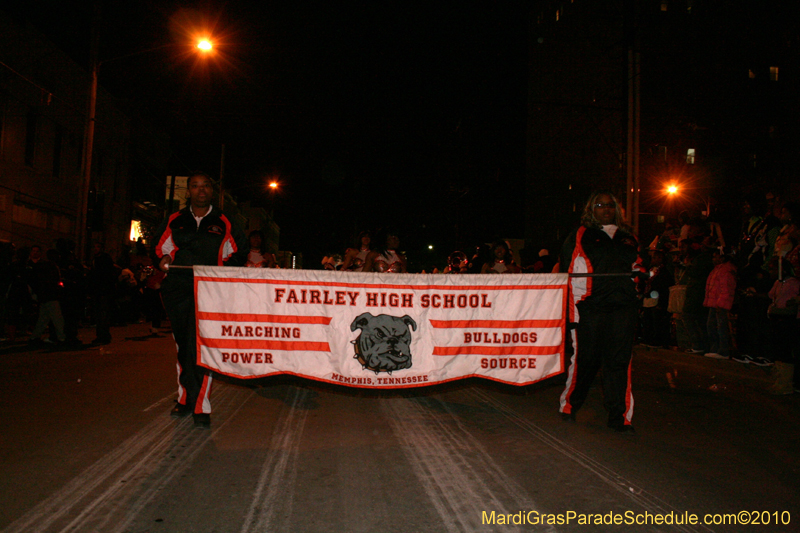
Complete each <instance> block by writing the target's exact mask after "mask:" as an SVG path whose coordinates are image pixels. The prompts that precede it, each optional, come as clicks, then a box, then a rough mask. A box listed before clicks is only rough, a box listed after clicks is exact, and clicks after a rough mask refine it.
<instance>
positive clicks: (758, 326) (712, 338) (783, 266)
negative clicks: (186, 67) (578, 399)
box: [640, 193, 800, 394]
mask: <svg viewBox="0 0 800 533" xmlns="http://www.w3.org/2000/svg"><path fill="white" fill-rule="evenodd" d="M798 222H800V205H798V204H797V203H794V202H784V203H782V205H777V204H776V198H775V196H774V195H773V194H771V193H767V195H766V196H765V197H764V198H763V199H761V198H758V197H756V198H751V199H748V200H747V201H745V202H743V205H742V223H741V229H740V233H739V235H724V234H723V232H722V230H721V229H720V226H719V224H716V223H714V222H713V221H711V220H709V219H708V218H706V217H703V216H698V217H691V216H688V215H687V214H686V213H682V216H681V217H680V218H679V220H677V221H673V222H672V223H670V224H667V228H666V229H665V231H664V232H663V233H662V234H661V235H659V236H657V237H656V238H655V239H654V240H653V241H652V243H651V244H650V246H649V248H648V250H647V252H648V253H649V255H650V257H651V272H652V277H651V279H650V285H651V286H652V288H651V287H648V288H647V289H646V292H645V294H644V298H643V309H642V318H643V320H642V323H641V331H640V338H641V343H642V344H645V345H649V346H654V347H669V348H672V349H677V350H680V351H683V352H685V353H687V354H696V355H699V356H705V357H709V358H713V359H728V360H733V361H737V362H739V363H742V364H748V365H757V366H761V367H773V368H772V370H771V376H772V385H771V387H770V391H771V392H773V393H775V394H789V393H792V392H793V391H796V390H797V389H798V383H799V382H800V380H798V377H799V376H798V375H795V374H794V362H795V361H796V357H797V351H798V347H800V337H798V331H800V328H798V325H800V324H798V319H800V311H799V309H798V303H800V282H798V280H797V278H796V277H795V273H797V272H800V229H799V228H798ZM664 258H666V262H664ZM664 270H667V271H669V272H670V274H671V275H670V276H667V277H666V278H665V280H666V281H668V283H658V284H657V283H656V280H657V279H658V278H659V277H661V275H662V271H664ZM656 285H658V287H656ZM654 299H655V300H656V302H657V303H652V302H653V300H654ZM651 305H652V306H655V308H658V309H660V310H661V311H657V312H654V311H651V310H650V309H651V308H650V307H649V306H651ZM662 311H665V312H662ZM665 332H669V334H668V335H667V334H666V333H665ZM798 374H800V373H798Z"/></svg>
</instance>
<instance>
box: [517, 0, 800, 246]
mask: <svg viewBox="0 0 800 533" xmlns="http://www.w3.org/2000/svg"><path fill="white" fill-rule="evenodd" d="M798 22H800V10H798V8H797V6H796V5H794V4H791V3H788V2H777V1H770V2H724V1H720V0H696V1H695V0H680V1H669V0H649V1H648V0H639V1H634V0H624V1H623V0H616V1H614V0H612V1H610V2H588V1H584V0H574V1H569V0H565V1H561V2H553V1H542V2H537V3H536V4H535V7H534V8H533V9H532V12H531V26H530V28H531V31H530V83H529V110H528V149H527V173H528V178H529V179H528V193H527V216H526V237H527V239H528V240H529V241H531V240H532V241H534V242H549V241H552V240H560V239H562V238H563V232H565V231H568V229H569V228H571V227H572V226H574V224H575V223H577V219H578V217H579V214H580V210H581V208H582V204H583V202H584V200H585V198H586V197H587V196H588V193H589V191H591V190H592V189H595V188H599V187H604V188H610V189H612V190H614V191H616V192H618V193H619V194H620V195H622V197H623V198H624V197H625V194H626V172H627V146H628V145H627V143H628V117H629V110H630V109H633V107H631V106H629V87H630V85H629V83H628V79H629V67H630V66H631V63H630V58H636V57H637V56H638V58H639V59H638V64H639V71H638V72H639V76H638V77H639V79H638V82H639V95H640V128H639V143H640V150H639V157H640V159H639V176H640V191H641V192H640V209H639V211H640V215H639V221H640V233H641V234H642V236H643V237H645V238H647V237H649V236H650V234H652V232H653V231H655V229H656V227H657V226H656V223H657V222H658V220H659V218H658V217H659V215H661V216H669V215H675V214H677V212H678V211H679V210H682V209H687V208H688V209H693V210H696V211H697V212H698V213H699V212H700V211H701V210H705V209H706V208H707V206H708V204H709V203H711V205H712V209H713V208H714V206H717V207H718V208H719V210H720V212H721V215H720V216H722V217H726V218H727V219H728V220H729V221H730V223H731V224H733V223H735V221H734V219H735V217H736V214H737V209H738V202H739V200H740V199H741V198H743V197H744V195H745V194H749V193H762V192H763V191H764V190H766V189H772V190H775V191H776V192H777V193H778V194H779V195H781V196H783V197H784V198H789V197H796V196H797V194H798V192H800V191H798V177H797V172H796V170H795V168H794V167H795V161H794V158H793V157H792V153H793V147H795V146H797V144H798V142H800V131H798V128H799V127H800V126H799V125H800V120H798V119H800V109H798V99H797V97H796V95H797V93H798V88H799V87H798V71H797V65H798V64H800V63H798V59H800V57H798V50H800V25H798ZM633 62H634V63H635V62H636V60H635V59H634V61H633ZM669 182H673V183H676V184H677V185H679V187H680V192H679V194H678V195H677V196H675V197H673V198H667V197H666V196H665V195H664V189H665V186H666V184H667V183H669Z"/></svg>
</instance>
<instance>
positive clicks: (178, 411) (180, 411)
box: [169, 403, 192, 418]
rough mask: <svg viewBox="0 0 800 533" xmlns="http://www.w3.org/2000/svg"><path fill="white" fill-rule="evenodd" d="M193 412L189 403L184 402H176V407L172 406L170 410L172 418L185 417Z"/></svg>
mask: <svg viewBox="0 0 800 533" xmlns="http://www.w3.org/2000/svg"><path fill="white" fill-rule="evenodd" d="M190 414H192V408H191V407H190V406H188V405H183V404H182V403H176V404H175V407H173V408H172V411H170V412H169V416H171V417H172V418H183V417H185V416H189V415H190Z"/></svg>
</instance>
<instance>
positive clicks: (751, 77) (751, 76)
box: [747, 70, 756, 80]
mask: <svg viewBox="0 0 800 533" xmlns="http://www.w3.org/2000/svg"><path fill="white" fill-rule="evenodd" d="M747 75H748V77H749V78H750V79H751V80H752V79H753V78H755V77H756V73H755V72H753V71H752V70H748V71H747Z"/></svg>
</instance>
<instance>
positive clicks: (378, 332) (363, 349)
mask: <svg viewBox="0 0 800 533" xmlns="http://www.w3.org/2000/svg"><path fill="white" fill-rule="evenodd" d="M409 328H411V329H412V330H414V331H416V330H417V323H416V322H414V319H413V318H411V317H410V316H408V315H406V316H403V317H397V316H390V315H378V316H373V315H372V314H370V313H363V314H361V315H359V316H358V317H356V319H355V320H353V323H352V324H350V331H355V330H357V329H360V330H361V333H360V334H359V335H358V337H357V338H356V340H354V341H353V345H354V346H355V351H356V354H355V356H353V357H354V359H358V362H359V363H361V366H362V368H364V369H366V370H372V371H373V372H375V373H376V374H377V373H378V372H388V373H389V374H391V373H392V372H393V371H395V370H402V369H404V368H411V350H410V345H411V331H410V330H409Z"/></svg>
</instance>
